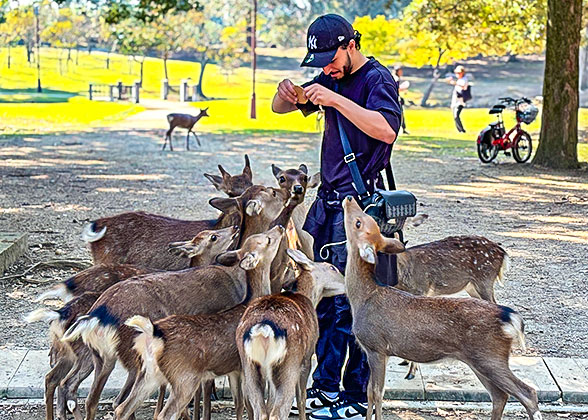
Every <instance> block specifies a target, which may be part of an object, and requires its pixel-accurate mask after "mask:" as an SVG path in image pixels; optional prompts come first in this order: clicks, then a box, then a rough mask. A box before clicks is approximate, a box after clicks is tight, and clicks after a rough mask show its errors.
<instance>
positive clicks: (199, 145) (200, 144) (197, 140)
mask: <svg viewBox="0 0 588 420" xmlns="http://www.w3.org/2000/svg"><path fill="white" fill-rule="evenodd" d="M192 134H194V137H196V142H197V143H198V147H202V143H200V139H199V138H198V136H197V135H196V133H195V132H193V131H192Z"/></svg>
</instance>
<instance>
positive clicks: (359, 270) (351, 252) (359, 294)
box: [345, 242, 378, 306]
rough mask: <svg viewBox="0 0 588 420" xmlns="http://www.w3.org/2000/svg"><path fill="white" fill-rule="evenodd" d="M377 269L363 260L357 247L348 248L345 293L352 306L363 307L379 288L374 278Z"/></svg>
mask: <svg viewBox="0 0 588 420" xmlns="http://www.w3.org/2000/svg"><path fill="white" fill-rule="evenodd" d="M347 243H348V244H349V242H347ZM375 268H376V266H375V265H374V264H368V263H367V262H365V261H364V260H362V259H361V257H360V256H359V250H358V249H357V247H355V246H348V248H347V265H346V267H345V291H346V294H347V298H348V299H349V302H350V303H351V305H352V306H357V305H361V304H362V303H363V302H365V301H366V300H367V299H368V298H369V297H370V296H371V295H372V294H373V293H374V292H375V291H376V289H377V288H378V285H377V284H376V281H375V277H374V276H375Z"/></svg>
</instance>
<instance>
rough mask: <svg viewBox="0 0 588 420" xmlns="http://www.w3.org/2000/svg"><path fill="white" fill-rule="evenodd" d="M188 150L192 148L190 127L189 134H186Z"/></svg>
mask: <svg viewBox="0 0 588 420" xmlns="http://www.w3.org/2000/svg"><path fill="white" fill-rule="evenodd" d="M186 150H190V129H188V134H186Z"/></svg>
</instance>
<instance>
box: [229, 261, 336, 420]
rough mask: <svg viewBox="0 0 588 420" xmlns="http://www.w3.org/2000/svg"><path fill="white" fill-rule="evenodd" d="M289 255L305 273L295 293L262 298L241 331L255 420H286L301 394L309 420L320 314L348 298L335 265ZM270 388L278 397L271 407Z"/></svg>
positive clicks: (240, 347)
mask: <svg viewBox="0 0 588 420" xmlns="http://www.w3.org/2000/svg"><path fill="white" fill-rule="evenodd" d="M287 253H288V255H289V256H290V258H292V259H293V260H294V261H295V263H296V265H297V267H298V268H299V270H300V275H299V276H298V277H297V278H296V281H295V284H294V285H293V288H294V290H295V292H290V291H288V292H282V293H280V294H272V295H270V296H263V297H259V298H257V299H256V300H254V301H253V302H251V304H250V305H249V307H248V308H247V309H246V310H245V313H244V314H243V316H242V317H241V320H240V321H239V325H238V326H237V332H236V342H237V348H238V350H239V356H240V358H241V365H242V367H243V373H244V388H245V395H247V396H248V398H249V403H250V404H251V406H252V410H253V418H254V419H267V418H269V419H276V420H277V419H279V420H286V419H287V418H288V413H289V410H290V407H291V406H292V401H293V400H294V396H295V394H296V397H297V403H298V409H299V413H300V414H299V416H300V419H301V420H305V419H306V413H305V405H306V384H307V381H308V374H309V372H310V364H311V357H312V355H313V353H314V349H315V347H316V342H317V340H318V334H319V329H318V320H317V315H316V310H315V308H316V306H317V305H318V303H319V301H320V300H321V299H322V298H323V297H329V296H335V295H340V294H343V293H345V282H344V279H343V275H342V274H341V273H340V272H339V270H337V269H336V268H335V267H334V266H333V265H331V264H328V263H314V262H313V261H311V260H310V259H309V258H308V257H307V256H306V255H305V254H304V253H303V252H301V251H299V250H293V249H288V250H287ZM266 382H267V384H268V385H269V395H271V396H273V397H271V398H269V399H268V401H267V402H265V401H264V395H265V389H264V388H265V384H266Z"/></svg>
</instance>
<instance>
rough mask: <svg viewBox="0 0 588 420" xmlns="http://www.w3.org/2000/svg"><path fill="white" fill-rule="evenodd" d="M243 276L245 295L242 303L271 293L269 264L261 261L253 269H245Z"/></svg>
mask: <svg viewBox="0 0 588 420" xmlns="http://www.w3.org/2000/svg"><path fill="white" fill-rule="evenodd" d="M245 278H246V279H247V296H246V297H245V301H244V302H243V303H248V302H249V301H251V300H253V299H256V298H258V297H260V296H265V295H269V294H271V288H270V264H263V263H262V264H260V266H258V267H256V268H254V269H253V270H248V271H246V272H245Z"/></svg>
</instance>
